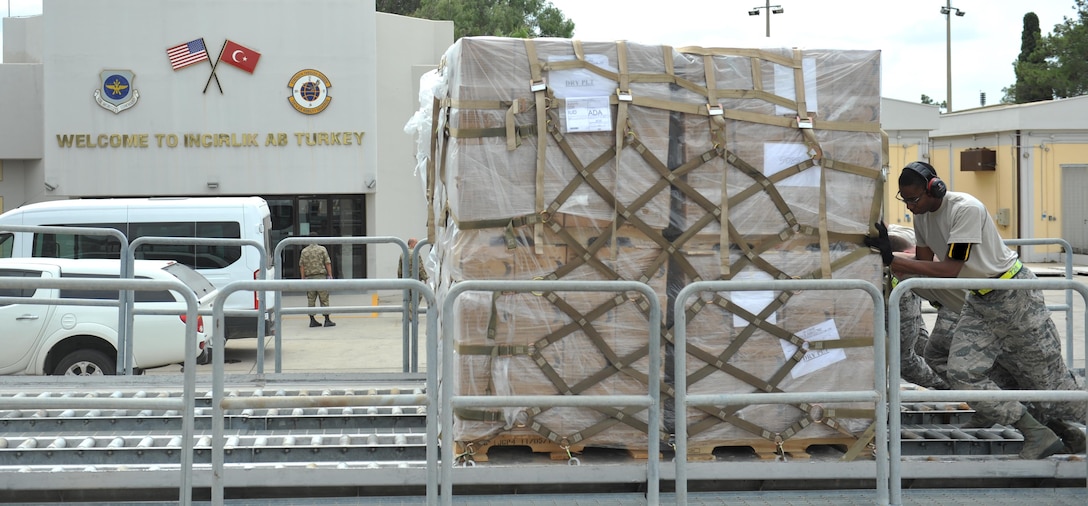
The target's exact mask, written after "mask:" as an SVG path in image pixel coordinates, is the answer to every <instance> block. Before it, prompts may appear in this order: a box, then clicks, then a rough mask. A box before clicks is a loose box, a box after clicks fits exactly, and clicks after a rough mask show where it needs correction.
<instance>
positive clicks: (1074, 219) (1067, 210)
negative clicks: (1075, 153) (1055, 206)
mask: <svg viewBox="0 0 1088 506" xmlns="http://www.w3.org/2000/svg"><path fill="white" fill-rule="evenodd" d="M1086 190H1088V165H1062V217H1063V220H1062V238H1063V239H1065V240H1066V241H1069V245H1070V246H1072V247H1073V253H1074V254H1077V255H1088V199H1085V198H1084V193H1085V191H1086Z"/></svg>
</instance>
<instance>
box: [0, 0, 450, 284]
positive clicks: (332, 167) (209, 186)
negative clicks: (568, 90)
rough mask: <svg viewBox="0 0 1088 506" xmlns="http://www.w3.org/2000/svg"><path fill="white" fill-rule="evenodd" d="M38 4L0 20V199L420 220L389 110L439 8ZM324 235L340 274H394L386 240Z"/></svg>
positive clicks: (213, 0) (407, 111) (349, 223)
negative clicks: (0, 95)
mask: <svg viewBox="0 0 1088 506" xmlns="http://www.w3.org/2000/svg"><path fill="white" fill-rule="evenodd" d="M107 7H108V8H107ZM42 12H43V14H42V15H40V16H32V17H26V18H5V19H4V20H3V22H4V31H3V36H4V55H3V56H4V58H3V64H2V65H0V86H3V88H4V89H7V90H13V91H14V95H12V96H11V97H10V98H9V99H8V100H5V101H4V102H3V104H0V171H2V174H0V178H2V179H0V208H2V209H3V210H9V209H12V208H15V207H18V206H19V205H22V204H23V203H28V202H38V201H42V200H51V199H64V198H75V197H151V196H158V197H165V196H171V197H172V196H227V195H259V196H261V197H264V198H265V199H266V200H267V201H268V202H269V204H270V207H271V208H272V212H273V238H274V239H276V240H278V239H281V238H284V237H289V236H296V235H308V234H309V233H310V232H317V233H318V234H319V235H332V236H395V237H401V238H408V237H412V236H415V237H423V236H424V234H425V233H426V218H427V216H426V204H425V202H426V198H425V196H424V194H423V190H422V188H423V185H422V183H421V182H420V176H419V175H418V173H417V172H416V170H415V169H416V160H415V157H414V155H413V154H414V153H415V149H416V141H415V139H414V138H413V136H412V135H409V134H406V133H405V131H404V125H405V123H406V122H407V121H408V119H409V118H411V117H412V115H413V113H415V112H416V110H417V109H418V108H419V95H418V87H419V84H418V83H419V77H420V76H421V75H423V74H424V73H425V72H427V71H428V70H431V69H433V68H435V67H436V66H437V64H438V62H439V61H440V60H441V58H442V54H443V53H444V52H445V50H446V48H448V47H449V46H450V45H451V44H452V43H453V24H452V22H446V21H442V22H435V21H428V20H422V19H415V18H408V17H403V16H395V15H389V14H382V13H376V12H375V11H374V1H373V0H363V1H359V0H322V1H315V2H305V3H299V2H293V1H289V0H260V1H241V2H239V1H229V0H210V1H204V2H185V1H180V0H157V1H150V2H149V1H141V0H117V1H113V2H109V3H108V4H104V3H102V2H86V1H80V0H45V1H44V5H43V8H42ZM313 20H319V22H314V21H313ZM258 21H259V22H258ZM329 249H330V253H331V254H332V256H333V259H334V269H335V271H336V275H337V277H345V278H362V277H371V278H376V277H392V276H394V275H395V273H396V262H397V260H398V259H399V255H400V250H399V248H397V247H395V246H393V245H389V244H385V245H371V246H364V245H348V244H345V245H336V246H335V247H331V248H329ZM287 253H288V255H287V256H288V257H290V258H286V261H285V262H284V269H285V273H286V275H287V276H288V277H290V276H292V275H294V271H295V269H296V263H297V262H296V261H295V260H294V258H293V255H294V254H295V252H294V251H289V252H287Z"/></svg>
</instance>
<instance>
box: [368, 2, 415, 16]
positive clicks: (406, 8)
mask: <svg viewBox="0 0 1088 506" xmlns="http://www.w3.org/2000/svg"><path fill="white" fill-rule="evenodd" d="M419 2H420V0H378V1H377V3H375V4H374V10H376V11H378V12H385V13H389V14H400V15H401V16H411V15H412V13H413V12H415V11H416V9H418V8H419Z"/></svg>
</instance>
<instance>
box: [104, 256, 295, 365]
mask: <svg viewBox="0 0 1088 506" xmlns="http://www.w3.org/2000/svg"><path fill="white" fill-rule="evenodd" d="M145 244H147V245H151V244H160V245H166V246H238V247H241V246H252V247H253V248H256V249H257V256H258V258H260V263H259V266H260V270H259V271H258V272H259V274H258V276H259V277H258V279H265V276H266V275H267V274H266V273H267V271H268V255H266V254H265V249H264V245H263V244H261V243H260V242H258V241H254V240H252V239H228V238H210V237H156V236H144V237H137V238H136V239H133V241H132V243H131V244H129V247H128V248H125V249H124V253H123V255H122V256H121V258H123V259H124V266H123V268H122V272H133V269H134V263H135V261H136V251H137V250H138V249H140V247H141V246H143V245H145ZM126 302H127V304H128V307H129V308H131V307H132V304H133V300H132V297H131V296H130V297H126ZM266 307H267V306H266V304H265V293H264V292H257V308H256V309H236V310H232V311H230V314H231V315H232V316H234V315H248V314H256V315H257V372H258V373H263V372H264V334H265V332H264V330H265V326H264V320H265V319H264V315H265V308H266ZM205 313H206V311H205ZM131 325H132V316H131V314H130V316H129V326H128V327H127V328H131ZM213 328H214V329H215V333H217V334H224V336H225V335H226V331H227V328H226V325H221V326H216V327H213ZM127 342H128V346H130V347H131V346H132V343H131V339H129V340H127ZM213 348H214V346H213ZM276 349H277V350H278V349H279V347H278V346H277V347H276ZM220 350H221V351H220V353H222V350H223V348H220ZM213 354H214V351H213Z"/></svg>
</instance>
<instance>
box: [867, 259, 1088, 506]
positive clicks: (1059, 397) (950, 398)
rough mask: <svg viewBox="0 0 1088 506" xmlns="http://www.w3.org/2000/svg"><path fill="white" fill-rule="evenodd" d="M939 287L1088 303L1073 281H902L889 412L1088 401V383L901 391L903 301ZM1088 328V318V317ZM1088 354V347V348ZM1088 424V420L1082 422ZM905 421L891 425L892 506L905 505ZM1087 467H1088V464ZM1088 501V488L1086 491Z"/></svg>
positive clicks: (1085, 291) (892, 320)
mask: <svg viewBox="0 0 1088 506" xmlns="http://www.w3.org/2000/svg"><path fill="white" fill-rule="evenodd" d="M915 287H917V288H937V289H973V290H979V289H984V288H989V289H994V290H1075V291H1077V292H1078V293H1080V295H1081V297H1082V298H1083V299H1084V300H1085V302H1086V303H1088V287H1085V286H1084V285H1082V284H1080V283H1078V282H1076V281H1072V280H1041V279H981V278H977V279H976V278H961V279H935V278H910V279H907V280H904V281H901V282H899V284H898V285H896V287H895V288H894V289H893V290H892V292H891V294H890V296H889V299H888V308H889V310H888V328H889V329H891V330H890V333H889V337H888V341H889V343H890V344H889V356H890V360H888V365H889V367H888V379H889V382H888V384H889V387H888V392H889V394H888V411H889V412H891V413H899V410H900V406H901V405H902V402H903V401H908V402H918V401H931V402H968V403H970V402H972V401H1024V400H1033V401H1048V402H1053V401H1073V402H1088V384H1086V385H1085V387H1084V388H1085V389H1084V390H1061V391H1052V390H908V391H902V392H901V391H900V390H899V380H900V376H901V372H902V371H901V370H900V361H899V355H900V353H901V350H900V342H899V339H900V335H899V326H900V323H901V320H902V315H901V313H900V311H899V301H900V299H902V298H903V294H904V293H905V292H906V291H907V290H911V289H913V288H915ZM1085 319H1086V325H1088V315H1086V317H1085ZM1085 341H1086V342H1085V345H1086V347H1088V335H1086V336H1085ZM1086 355H1088V348H1086ZM1082 421H1083V422H1085V423H1086V424H1088V420H1082ZM900 428H901V420H900V419H899V417H897V416H893V417H891V423H890V427H889V430H890V434H891V440H890V442H889V443H890V448H889V452H888V454H889V457H890V459H891V469H890V480H891V500H892V504H895V505H900V504H902V503H903V490H902V479H901V465H902V462H901V455H902V440H901V434H900ZM1085 465H1088V462H1086V464H1085ZM1085 496H1086V497H1085V498H1086V500H1088V489H1086V491H1085Z"/></svg>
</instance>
